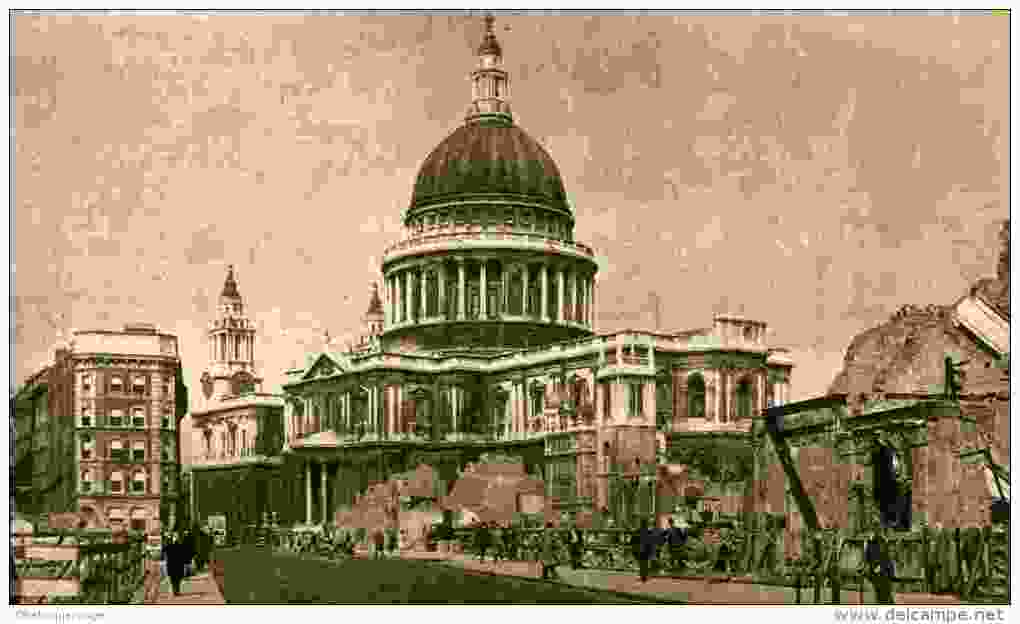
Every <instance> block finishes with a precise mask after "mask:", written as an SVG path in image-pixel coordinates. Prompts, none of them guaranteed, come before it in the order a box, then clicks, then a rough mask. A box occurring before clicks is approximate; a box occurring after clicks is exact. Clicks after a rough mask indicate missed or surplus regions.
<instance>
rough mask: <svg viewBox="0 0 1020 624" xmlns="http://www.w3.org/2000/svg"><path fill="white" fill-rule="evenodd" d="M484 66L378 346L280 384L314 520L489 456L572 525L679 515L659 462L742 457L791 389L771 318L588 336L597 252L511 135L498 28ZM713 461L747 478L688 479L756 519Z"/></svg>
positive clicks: (288, 454)
mask: <svg viewBox="0 0 1020 624" xmlns="http://www.w3.org/2000/svg"><path fill="white" fill-rule="evenodd" d="M478 59H479V62H478V68H477V69H476V70H475V71H474V72H472V74H471V82H472V100H471V103H470V106H469V108H468V113H467V115H466V118H465V121H464V123H463V124H462V125H461V126H460V127H458V128H457V129H455V130H454V131H453V132H452V133H451V134H450V135H449V136H448V137H447V138H446V139H445V140H443V141H442V142H441V143H440V144H439V145H438V146H437V147H436V148H435V149H434V150H433V151H432V152H431V154H430V155H429V156H428V157H427V158H426V159H425V161H424V164H423V165H422V167H421V170H420V172H419V174H418V176H417V180H416V182H415V186H414V192H413V196H412V198H411V202H410V206H409V208H408V209H407V211H406V212H405V213H404V215H403V222H404V227H405V233H406V235H405V237H404V238H403V239H402V240H400V241H399V242H397V243H394V244H393V245H391V246H389V247H388V248H387V249H386V250H385V252H384V254H383V259H382V273H383V288H382V293H383V294H382V297H381V299H380V298H373V300H372V304H371V305H370V310H369V315H366V327H365V331H366V333H368V334H370V335H371V338H370V339H369V340H366V341H363V343H362V344H363V347H362V348H359V349H354V350H348V351H346V352H334V351H330V350H329V349H327V350H325V351H324V352H321V353H312V354H309V355H308V357H307V358H306V362H305V365H304V366H301V367H299V368H296V369H294V370H290V371H288V372H287V376H288V380H287V382H286V384H285V386H284V393H285V412H284V424H285V438H286V444H285V448H284V453H283V462H284V465H286V466H289V468H288V470H289V472H288V474H289V475H294V476H297V477H298V481H297V483H296V486H297V487H296V491H295V492H294V496H292V497H291V500H296V501H299V502H300V503H303V505H302V507H303V509H301V512H302V515H303V518H302V519H303V520H304V521H306V522H314V523H319V522H331V521H332V519H333V518H334V515H335V513H336V512H337V511H340V510H342V509H345V508H347V507H349V506H350V505H351V504H352V503H353V501H354V500H355V499H356V497H357V496H358V495H359V494H360V493H363V492H365V491H366V490H367V489H368V488H369V486H370V485H371V484H373V483H378V482H382V481H386V480H387V479H389V478H390V477H391V476H392V475H394V474H398V473H402V472H406V471H411V470H414V469H415V468H416V467H417V466H419V465H422V464H427V465H430V466H432V467H434V468H435V469H436V471H437V473H438V474H439V477H440V479H441V480H443V481H444V482H449V483H453V482H454V481H455V480H456V478H457V476H458V475H459V474H461V472H462V471H463V470H464V469H465V468H466V467H467V466H468V465H469V464H472V463H475V462H477V461H478V459H479V457H481V456H482V455H484V454H486V453H499V454H501V455H509V456H516V457H519V458H520V459H521V461H522V463H523V464H524V466H525V469H526V471H527V472H528V473H530V474H532V475H534V476H539V477H541V478H542V479H543V480H544V482H545V483H546V487H547V492H546V494H547V496H548V498H549V500H550V501H551V503H552V505H554V506H555V507H557V508H558V509H562V510H564V511H575V512H579V513H581V512H603V513H608V514H610V515H615V516H618V517H620V518H621V519H623V518H625V517H630V516H632V514H634V513H642V514H653V513H656V512H658V513H660V514H662V513H670V512H672V511H673V507H674V504H673V503H671V502H669V501H668V500H667V501H664V500H663V499H661V498H660V497H657V496H656V493H657V492H658V491H659V490H660V489H661V484H662V482H663V481H669V480H670V479H672V477H671V476H670V475H672V474H673V473H671V472H668V471H667V472H665V473H662V472H661V471H659V470H657V466H660V465H666V464H669V463H671V462H674V461H678V462H683V461H686V460H687V459H689V458H690V457H691V456H692V452H693V450H694V449H697V448H700V447H702V446H704V445H707V444H715V443H719V444H729V445H733V446H735V447H741V446H743V447H747V448H750V428H751V422H752V418H753V416H754V415H755V414H757V413H759V412H760V411H761V410H762V409H764V408H765V407H766V405H768V404H770V403H772V404H775V403H779V402H783V401H785V400H786V398H787V397H788V395H789V391H790V390H789V389H790V380H791V371H792V367H793V363H792V361H791V360H790V358H789V357H788V355H787V354H786V352H785V351H784V350H782V349H777V348H774V347H772V346H771V345H769V344H768V342H767V340H766V329H767V327H766V325H765V323H762V322H760V321H756V320H753V319H743V318H736V317H728V316H719V317H717V318H715V319H714V321H713V324H712V326H711V327H709V328H706V329H699V330H693V331H687V332H682V333H673V334H663V333H653V332H646V331H622V332H617V333H612V334H597V333H596V332H595V328H594V325H593V322H594V319H595V317H596V315H595V310H596V297H597V292H598V288H597V271H598V264H597V262H596V255H595V253H594V251H593V250H592V249H591V248H590V247H588V246H587V245H585V244H583V243H581V242H578V241H576V240H574V236H573V232H574V225H575V219H574V214H573V212H572V210H571V208H570V205H569V203H568V201H567V195H566V191H565V187H564V184H563V181H562V179H561V177H560V174H559V171H558V169H557V167H556V164H555V162H554V161H553V160H552V158H551V157H550V156H549V154H548V153H547V152H546V151H545V149H544V148H543V147H542V146H541V145H539V144H538V143H537V142H536V141H535V140H533V139H532V138H531V137H529V136H528V135H527V133H526V132H525V131H524V130H522V129H521V128H520V127H518V126H517V125H515V124H514V121H513V116H512V113H511V110H510V106H509V100H508V97H509V77H508V74H507V72H506V71H505V70H504V68H503V65H502V50H501V47H500V45H499V43H498V41H497V40H496V37H495V35H494V34H493V32H492V30H491V23H490V29H489V31H488V32H487V34H486V36H485V39H484V41H483V42H482V44H481V46H480V47H479V49H478ZM380 310H381V312H382V318H381V319H378V316H377V315H378V312H379V311H380ZM373 315H375V316H373ZM380 320H381V323H380V322H379V321H380ZM701 454H702V455H704V453H701ZM716 464H718V465H719V466H722V468H720V469H721V470H723V471H724V472H725V474H727V475H731V476H732V475H738V476H739V475H742V476H740V478H739V480H738V479H731V480H730V481H726V482H723V481H719V480H716V481H712V479H711V476H712V475H714V474H715V473H710V474H708V475H699V474H698V469H694V470H691V471H680V472H683V473H684V475H685V478H687V477H690V478H691V479H693V480H698V479H700V480H701V482H702V486H701V494H703V495H704V497H707V498H709V499H711V500H712V501H714V502H713V503H712V504H719V505H724V502H725V501H729V500H731V499H733V500H736V501H737V502H736V503H735V505H736V507H737V508H739V510H745V509H744V508H743V507H741V505H742V504H743V502H744V501H745V500H746V499H747V496H748V488H749V478H750V473H749V472H747V471H744V472H741V466H743V465H744V459H743V457H742V455H740V454H729V455H726V456H725V457H723V458H719V459H717V461H716ZM699 466H700V464H699ZM705 469H706V470H707V468H705ZM674 472H675V471H674ZM705 483H707V484H708V485H707V491H706V486H705V485H704V484H705ZM723 483H725V484H723ZM717 485H718V487H716V486H717ZM725 504H729V503H725ZM734 510H738V509H734ZM291 511H292V510H291Z"/></svg>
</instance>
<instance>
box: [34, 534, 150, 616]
mask: <svg viewBox="0 0 1020 624" xmlns="http://www.w3.org/2000/svg"><path fill="white" fill-rule="evenodd" d="M145 562H146V554H145V536H144V534H142V533H141V532H135V531H132V532H129V533H113V532H111V531H110V530H106V529H82V530H67V531H49V532H41V533H16V534H15V535H14V575H15V585H14V599H15V601H16V602H17V603H18V604H128V603H131V602H135V601H138V600H139V598H140V593H141V590H142V585H143V582H144V580H145V574H146V566H145Z"/></svg>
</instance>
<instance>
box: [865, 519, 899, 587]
mask: <svg viewBox="0 0 1020 624" xmlns="http://www.w3.org/2000/svg"><path fill="white" fill-rule="evenodd" d="M884 533H885V530H884V529H882V528H879V529H878V530H877V531H875V532H874V533H873V534H872V536H871V539H869V540H868V543H867V544H866V545H865V547H864V561H865V563H866V564H867V566H868V570H867V572H868V577H869V579H870V580H871V585H872V586H873V587H874V588H875V597H876V600H877V601H878V604H888V605H891V604H896V601H895V599H894V597H893V577H894V576H895V575H896V570H895V567H894V565H893V561H892V557H890V556H889V545H888V543H887V542H886V539H885V534H884Z"/></svg>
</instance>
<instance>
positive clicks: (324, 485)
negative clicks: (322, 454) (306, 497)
mask: <svg viewBox="0 0 1020 624" xmlns="http://www.w3.org/2000/svg"><path fill="white" fill-rule="evenodd" d="M319 475H320V481H322V486H321V489H322V523H323V524H326V523H327V522H329V507H328V504H329V499H328V498H327V492H329V490H328V489H327V488H328V486H327V483H326V479H327V477H326V464H325V463H324V462H320V463H319Z"/></svg>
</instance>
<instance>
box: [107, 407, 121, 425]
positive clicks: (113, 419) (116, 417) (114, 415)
mask: <svg viewBox="0 0 1020 624" xmlns="http://www.w3.org/2000/svg"><path fill="white" fill-rule="evenodd" d="M110 426H111V427H123V426H124V412H122V411H120V410H118V409H115V410H111V411H110Z"/></svg>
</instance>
